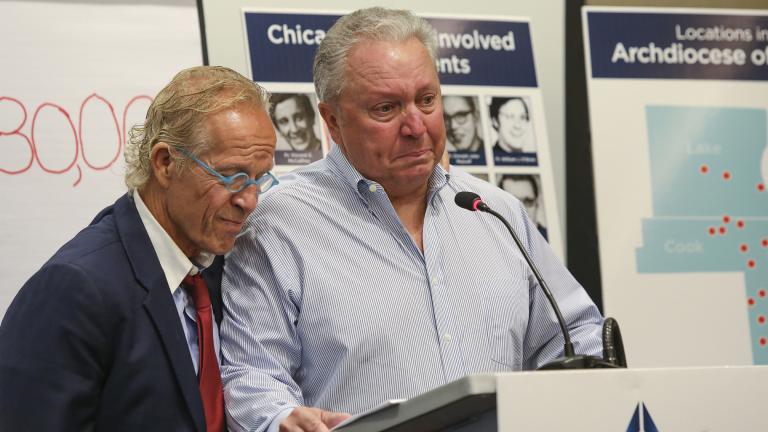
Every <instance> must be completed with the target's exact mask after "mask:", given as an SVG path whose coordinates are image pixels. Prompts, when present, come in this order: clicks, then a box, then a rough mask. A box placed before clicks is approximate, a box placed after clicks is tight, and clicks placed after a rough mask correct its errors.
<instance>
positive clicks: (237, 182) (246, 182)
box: [179, 148, 280, 194]
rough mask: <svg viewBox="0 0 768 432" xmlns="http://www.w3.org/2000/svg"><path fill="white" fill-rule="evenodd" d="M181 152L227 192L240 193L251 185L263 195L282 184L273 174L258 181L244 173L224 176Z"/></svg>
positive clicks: (186, 152) (183, 151)
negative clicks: (217, 180)
mask: <svg viewBox="0 0 768 432" xmlns="http://www.w3.org/2000/svg"><path fill="white" fill-rule="evenodd" d="M179 151H181V152H182V153H183V154H184V155H185V156H186V157H188V158H190V159H192V160H193V161H195V162H197V164H198V165H200V166H201V167H203V169H204V170H206V171H208V173H209V174H211V175H212V176H214V177H216V178H218V179H219V182H221V184H223V185H224V187H226V188H227V190H228V191H230V192H232V193H237V192H240V191H241V190H243V189H245V188H247V187H248V186H250V185H256V188H257V190H258V192H259V194H263V193H264V192H266V191H268V190H269V189H270V188H271V187H272V186H276V185H277V184H278V183H280V182H279V181H277V177H275V176H273V175H272V173H271V172H267V173H265V174H264V175H263V176H261V177H259V178H257V179H256V180H252V179H251V177H250V176H249V175H248V174H246V173H244V172H239V173H235V174H233V175H231V176H223V175H221V174H219V172H218V171H216V170H215V169H213V168H211V167H210V166H208V164H206V163H205V162H203V161H201V160H200V159H198V158H196V157H195V156H194V155H193V154H192V153H190V152H189V151H187V150H186V149H183V148H182V149H179Z"/></svg>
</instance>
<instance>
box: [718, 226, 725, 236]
mask: <svg viewBox="0 0 768 432" xmlns="http://www.w3.org/2000/svg"><path fill="white" fill-rule="evenodd" d="M718 231H720V235H725V227H724V226H721V227H720V229H719V230H718Z"/></svg>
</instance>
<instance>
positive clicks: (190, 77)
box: [125, 66, 269, 190]
mask: <svg viewBox="0 0 768 432" xmlns="http://www.w3.org/2000/svg"><path fill="white" fill-rule="evenodd" d="M241 103H248V104H252V105H254V106H256V107H259V108H262V109H264V110H265V111H266V110H268V109H269V94H268V93H267V91H266V90H264V88H262V87H261V86H260V85H258V84H256V83H255V82H253V81H251V80H249V79H248V78H246V77H244V76H242V75H240V74H239V73H237V72H235V71H233V70H232V69H229V68H225V67H221V66H196V67H192V68H189V69H185V70H183V71H181V72H179V73H178V74H176V76H175V77H173V79H172V80H171V82H170V83H168V85H166V86H165V87H164V88H163V89H162V90H160V93H158V94H157V96H156V97H155V99H154V100H153V101H152V104H151V105H150V106H149V110H147V117H146V119H145V121H144V124H143V125H139V126H134V127H133V128H132V129H131V131H130V134H129V139H128V142H127V143H126V145H125V164H126V169H125V184H126V186H128V189H129V190H134V189H137V188H141V187H142V186H144V185H145V184H146V183H147V181H148V180H149V178H150V175H151V163H150V157H151V156H150V155H151V153H152V148H153V147H154V146H155V144H157V143H158V142H164V143H166V144H168V145H169V146H171V147H173V148H175V149H185V150H186V151H188V152H190V153H192V154H194V155H198V154H200V153H201V152H202V151H204V150H205V149H207V148H209V147H210V145H211V143H210V142H209V137H208V131H207V127H206V126H207V124H206V119H207V118H208V116H209V115H211V114H213V113H215V112H218V111H220V110H222V109H227V108H231V107H234V106H235V105H238V104H241ZM172 157H177V158H178V159H177V160H178V165H179V167H180V169H181V168H183V166H184V160H185V158H183V157H180V156H176V155H173V154H172Z"/></svg>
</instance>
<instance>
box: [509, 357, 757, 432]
mask: <svg viewBox="0 0 768 432" xmlns="http://www.w3.org/2000/svg"><path fill="white" fill-rule="evenodd" d="M767 382H768V367H764V366H744V367H713V368H679V369H678V368H676V369H614V370H600V371H573V372H523V373H517V374H504V375H497V382H496V386H497V404H498V407H497V408H498V425H499V428H498V430H500V431H553V430H575V431H587V430H588V431H591V432H599V431H606V432H607V431H611V432H616V431H648V432H651V431H654V430H659V431H675V432H685V431H697V432H700V431H729V432H736V431H750V432H753V431H768V416H766V415H765V409H766V406H767V405H768V392H766V390H765V388H766V383H767ZM638 408H639V409H638ZM633 421H634V423H633Z"/></svg>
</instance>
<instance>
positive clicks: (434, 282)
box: [432, 277, 437, 285]
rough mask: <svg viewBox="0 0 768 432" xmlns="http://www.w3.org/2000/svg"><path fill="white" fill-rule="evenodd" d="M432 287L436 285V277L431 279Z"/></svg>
mask: <svg viewBox="0 0 768 432" xmlns="http://www.w3.org/2000/svg"><path fill="white" fill-rule="evenodd" d="M432 285H437V278H436V277H433V278H432Z"/></svg>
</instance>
